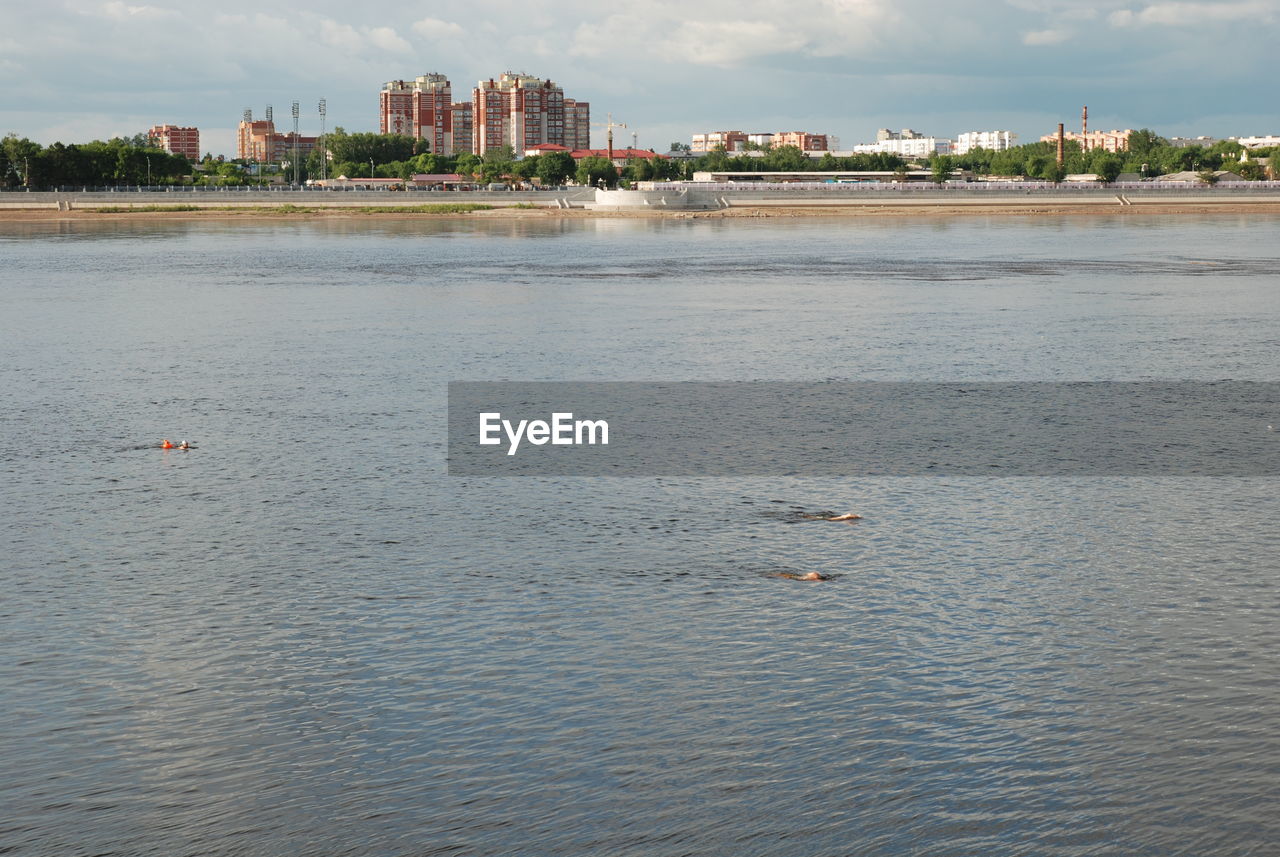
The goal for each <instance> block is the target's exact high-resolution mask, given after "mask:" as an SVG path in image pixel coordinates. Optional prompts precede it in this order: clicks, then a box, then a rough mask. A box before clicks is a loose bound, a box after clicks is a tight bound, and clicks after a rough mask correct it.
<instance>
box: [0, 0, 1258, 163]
mask: <svg viewBox="0 0 1280 857" xmlns="http://www.w3.org/2000/svg"><path fill="white" fill-rule="evenodd" d="M4 4H5V7H6V8H4V10H3V17H2V18H0V93H3V95H2V96H0V132H5V131H14V132H17V133H19V134H22V135H26V136H30V137H32V138H33V139H37V140H39V141H41V142H45V143H48V142H52V141H54V140H63V141H64V142H72V141H84V140H88V139H92V138H95V137H109V136H112V135H117V134H132V133H136V132H138V131H141V130H145V129H146V128H147V127H149V126H151V125H152V124H156V123H165V122H169V123H176V124H182V125H197V126H199V127H200V129H201V133H202V139H203V145H204V148H205V149H208V150H211V151H213V152H215V153H222V154H233V151H232V150H233V148H234V128H235V125H236V123H237V122H238V121H239V119H240V116H241V113H242V112H243V110H244V109H246V108H251V109H252V110H253V111H254V113H255V115H261V113H262V112H263V108H264V107H265V106H266V105H267V104H273V105H274V106H275V111H276V116H277V119H278V120H279V118H280V117H284V118H285V120H286V122H287V121H289V120H288V117H289V104H290V102H291V101H293V100H295V99H296V100H298V101H300V102H301V103H302V112H303V119H302V128H303V130H304V133H315V132H316V131H317V130H318V127H319V119H318V117H317V116H316V103H317V101H318V100H319V99H320V98H322V97H323V98H326V99H327V100H328V107H329V117H328V125H329V127H330V128H332V127H333V126H335V125H342V126H344V127H345V128H347V129H348V130H376V129H377V121H378V115H377V105H378V90H379V89H380V88H381V86H382V84H383V83H384V82H385V81H387V80H391V79H396V78H411V77H415V76H417V75H419V74H425V73H427V72H434V71H439V72H442V73H444V74H446V75H448V76H449V78H450V80H452V82H453V86H454V93H455V100H462V99H463V98H467V97H469V93H470V89H471V87H472V86H474V85H475V82H476V81H477V80H479V79H481V78H488V77H491V76H496V75H498V74H500V73H501V72H503V71H507V70H512V71H525V72H528V73H530V74H536V75H538V76H540V77H550V78H552V79H553V80H555V81H556V82H558V83H560V84H561V85H562V86H563V87H564V89H565V92H566V94H568V95H569V96H571V97H574V98H578V99H583V100H587V101H590V102H591V106H592V117H593V119H594V120H601V121H603V119H604V117H605V114H606V113H612V114H613V115H614V117H615V119H617V120H620V121H624V122H627V123H628V125H629V129H628V131H626V132H619V136H621V137H624V138H625V142H630V133H631V132H632V131H634V132H635V133H636V135H637V139H638V142H639V144H640V145H641V146H643V147H645V148H649V147H653V148H658V149H665V147H666V145H667V144H668V143H669V142H671V141H673V140H683V141H686V142H687V141H688V139H689V135H690V134H692V133H694V132H697V131H704V130H723V129H740V130H744V131H780V130H808V131H816V132H826V133H832V134H835V135H837V136H838V137H839V138H840V142H841V146H842V147H848V146H851V145H852V144H854V143H857V142H863V141H866V140H869V139H872V138H873V137H874V135H875V130H876V128H879V127H892V128H901V127H911V128H915V129H917V130H919V131H923V132H926V133H930V134H936V135H939V136H954V135H955V134H957V133H959V132H961V131H967V130H986V129H997V128H1004V129H1009V130H1012V131H1015V132H1017V133H1018V134H1019V135H1020V137H1021V139H1022V141H1024V142H1025V141H1029V140H1034V139H1036V138H1038V137H1039V136H1040V135H1041V134H1045V133H1049V132H1050V131H1051V130H1053V128H1054V126H1055V125H1056V123H1057V122H1066V123H1067V125H1068V127H1074V126H1075V125H1076V124H1077V123H1078V122H1079V114H1080V107H1081V105H1083V104H1088V105H1089V113H1090V126H1091V127H1094V128H1107V129H1109V128H1113V127H1116V128H1125V127H1134V128H1140V127H1150V128H1153V129H1155V130H1156V131H1158V132H1160V133H1161V134H1165V135H1166V136H1168V135H1198V134H1209V135H1215V136H1221V135H1229V134H1263V133H1280V118H1277V115H1276V109H1275V104H1276V92H1277V86H1280V62H1278V61H1277V59H1276V53H1277V52H1276V49H1275V47H1274V45H1275V42H1276V34H1277V25H1278V24H1280V0H1239V2H1235V0H1226V2H1119V0H1116V1H1115V2H1081V1H1080V0H1007V2H1002V3H981V4H960V3H955V2H953V0H943V1H942V2H939V0H896V2H890V0H703V2H700V3H689V2H675V0H653V1H652V2H646V0H633V2H631V3H599V2H585V0H554V2H552V0H529V2H521V3H518V4H517V3H510V4H508V3H495V2H486V0H469V2H453V0H436V2H430V3H425V2H413V0H404V2H396V3H388V2H383V0H369V2H365V3H361V4H351V3H337V2H331V0H317V2H313V3H311V4H309V5H308V6H307V7H306V9H305V11H297V10H295V9H293V8H290V7H289V6H286V5H285V4H282V3H279V2H276V0H256V2H252V3H249V2H242V0H228V2H223V3H218V4H198V5H197V4H190V3H173V2H166V0H138V2H129V0H68V1H67V2H53V3H45V4H36V3H23V4H18V3H16V2H15V0H4ZM596 138H597V140H598V141H599V144H600V145H603V132H600V133H599V134H597V135H596Z"/></svg>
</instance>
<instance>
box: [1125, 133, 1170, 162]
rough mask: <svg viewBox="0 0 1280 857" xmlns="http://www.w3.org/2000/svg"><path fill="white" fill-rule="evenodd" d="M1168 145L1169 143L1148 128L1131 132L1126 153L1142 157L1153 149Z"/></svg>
mask: <svg viewBox="0 0 1280 857" xmlns="http://www.w3.org/2000/svg"><path fill="white" fill-rule="evenodd" d="M1168 145H1169V141H1168V140H1166V139H1165V138H1163V137H1161V136H1160V135H1159V134H1157V133H1156V132H1155V131H1152V130H1151V129H1150V128H1143V129H1142V130H1140V131H1132V132H1130V134H1129V145H1128V151H1129V152H1131V153H1132V154H1134V155H1137V156H1144V155H1147V154H1149V153H1150V152H1152V151H1153V150H1155V149H1159V148H1163V147H1165V146H1168Z"/></svg>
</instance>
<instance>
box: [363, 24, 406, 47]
mask: <svg viewBox="0 0 1280 857" xmlns="http://www.w3.org/2000/svg"><path fill="white" fill-rule="evenodd" d="M368 38H369V43H370V44H372V45H373V46H374V47H378V48H382V49H383V50H384V51H392V52H394V53H408V52H409V50H410V47H409V43H408V42H406V41H405V40H404V39H402V38H400V36H399V35H398V34H397V33H396V31H395V30H393V29H391V28H390V27H374V28H373V29H371V30H369V35H368Z"/></svg>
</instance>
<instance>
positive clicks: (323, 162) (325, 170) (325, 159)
mask: <svg viewBox="0 0 1280 857" xmlns="http://www.w3.org/2000/svg"><path fill="white" fill-rule="evenodd" d="M326 113H328V109H327V107H326V105H325V100H324V99H323V98H321V99H320V180H321V181H324V180H325V179H327V178H329V153H328V152H327V151H325V139H324V117H325V114H326Z"/></svg>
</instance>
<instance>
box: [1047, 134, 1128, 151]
mask: <svg viewBox="0 0 1280 857" xmlns="http://www.w3.org/2000/svg"><path fill="white" fill-rule="evenodd" d="M1132 133H1133V129H1132V128H1128V129H1126V130H1124V131H1115V130H1112V131H1087V132H1083V133H1082V132H1079V131H1065V132H1063V134H1062V138H1063V140H1067V141H1071V140H1074V141H1075V142H1077V143H1079V144H1080V148H1081V149H1083V150H1084V151H1086V152H1088V151H1091V150H1093V149H1105V150H1106V151H1108V152H1123V151H1126V150H1127V149H1128V148H1129V135H1130V134H1132ZM1040 142H1041V143H1057V142H1058V135H1057V133H1056V132H1055V133H1053V134H1045V135H1044V136H1043V137H1041V138H1040Z"/></svg>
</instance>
